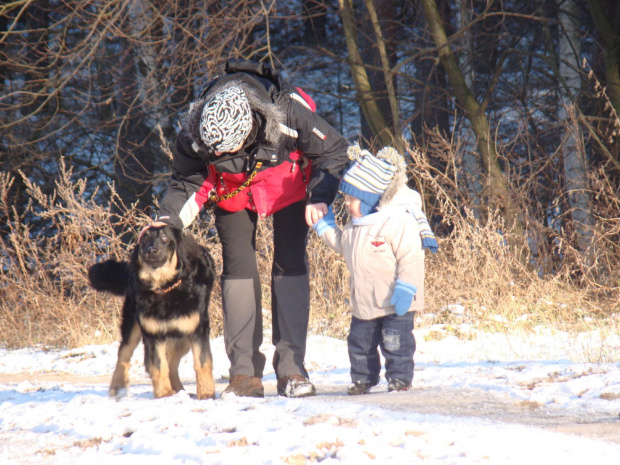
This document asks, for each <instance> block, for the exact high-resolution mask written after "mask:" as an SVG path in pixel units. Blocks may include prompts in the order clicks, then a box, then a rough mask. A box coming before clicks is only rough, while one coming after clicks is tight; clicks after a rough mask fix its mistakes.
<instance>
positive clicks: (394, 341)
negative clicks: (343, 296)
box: [347, 312, 415, 384]
mask: <svg viewBox="0 0 620 465" xmlns="http://www.w3.org/2000/svg"><path fill="white" fill-rule="evenodd" d="M347 344H348V348H349V361H350V362H351V380H352V381H353V382H356V381H361V382H365V383H370V384H377V383H378V382H379V372H380V371H381V359H380V358H379V350H378V348H379V347H380V348H381V353H382V354H383V358H385V378H386V379H387V380H388V381H389V380H390V379H399V380H401V381H403V382H404V383H405V384H410V383H411V381H412V380H413V354H414V352H415V338H414V336H413V312H409V313H406V314H404V315H402V316H398V315H396V314H394V315H387V316H384V317H381V318H375V319H373V320H360V319H359V318H355V317H353V318H352V320H351V329H350V331H349V337H348V338H347Z"/></svg>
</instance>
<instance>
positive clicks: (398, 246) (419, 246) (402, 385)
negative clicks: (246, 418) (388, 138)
mask: <svg viewBox="0 0 620 465" xmlns="http://www.w3.org/2000/svg"><path fill="white" fill-rule="evenodd" d="M348 153H349V158H351V159H352V160H353V164H352V166H351V167H350V168H349V169H348V170H347V171H346V173H345V174H344V175H343V178H342V180H341V182H340V191H341V192H342V193H343V194H344V195H345V205H346V207H347V210H348V211H349V214H350V217H351V218H350V220H349V221H348V223H347V224H346V225H345V227H344V229H340V228H339V227H338V226H337V225H336V222H335V218H334V215H333V212H332V211H331V207H330V210H329V212H328V214H327V215H326V216H325V217H324V218H323V219H322V220H320V221H319V222H317V223H316V224H315V225H314V229H315V231H316V232H317V234H318V235H319V237H320V238H321V239H322V240H323V241H324V242H325V243H326V244H327V245H328V246H329V247H330V248H332V249H333V250H334V251H336V252H338V253H340V254H342V255H343V256H344V258H345V260H346V263H347V268H348V269H349V272H350V276H351V277H350V288H351V298H350V302H351V312H352V321H351V328H350V332H349V336H348V339H347V343H348V351H349V359H350V362H351V380H352V384H351V385H350V386H349V387H348V390H347V392H348V394H349V395H359V394H366V393H368V392H369V391H370V388H372V387H373V386H375V385H377V384H378V383H379V373H380V371H381V360H380V357H379V351H378V347H380V348H381V353H382V354H383V357H384V358H385V377H386V379H387V381H388V391H390V392H391V391H405V390H407V389H409V387H411V382H412V380H413V367H414V361H413V354H414V352H415V339H414V336H413V316H414V312H415V311H417V310H422V309H423V307H424V248H429V249H430V250H431V251H433V252H436V251H437V242H436V240H435V237H434V235H433V233H432V232H431V230H430V228H429V226H428V222H427V220H426V217H425V215H424V213H423V212H422V210H421V204H422V201H421V197H420V194H418V192H416V191H414V190H411V189H409V188H408V187H407V186H406V180H407V179H406V173H405V162H404V159H403V157H402V156H401V155H399V154H398V152H396V150H394V149H393V148H391V147H386V148H384V149H382V150H381V151H380V152H379V153H378V154H377V156H373V155H372V154H371V153H370V152H368V151H366V150H361V149H360V148H359V147H358V146H353V147H350V148H349V151H348Z"/></svg>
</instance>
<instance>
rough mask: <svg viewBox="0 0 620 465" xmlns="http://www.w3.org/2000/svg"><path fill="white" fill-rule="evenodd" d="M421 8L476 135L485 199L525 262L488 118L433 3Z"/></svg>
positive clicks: (520, 233)
mask: <svg viewBox="0 0 620 465" xmlns="http://www.w3.org/2000/svg"><path fill="white" fill-rule="evenodd" d="M422 6H423V8H424V16H425V17H426V20H427V22H428V25H429V28H430V31H431V34H432V36H433V38H434V40H435V44H436V46H437V49H438V50H437V51H438V54H439V59H440V61H441V64H442V66H443V67H444V69H445V70H446V73H447V75H448V78H449V79H450V84H451V85H452V88H453V91H454V96H455V97H456V100H457V102H458V103H459V105H460V106H461V107H462V108H463V110H464V111H465V117H466V118H467V119H468V120H469V121H470V122H471V126H472V130H473V131H474V134H475V135H476V140H477V144H478V150H479V152H480V157H481V161H482V164H483V166H484V168H485V170H486V175H487V179H488V180H487V187H486V195H487V197H488V201H489V206H490V207H491V208H499V209H500V210H501V211H502V214H503V216H504V220H505V221H506V227H507V232H511V233H513V238H512V239H511V244H512V245H513V246H514V250H515V253H516V254H518V255H519V256H521V257H522V259H525V257H524V256H523V255H522V254H523V253H524V252H525V250H526V248H525V244H526V240H525V237H524V234H523V226H522V224H521V221H520V219H519V213H520V212H519V210H518V208H517V206H516V205H515V203H514V202H513V200H512V197H511V192H510V189H509V188H508V185H507V183H506V181H505V179H504V175H503V173H502V171H501V168H500V166H499V161H498V157H497V152H496V151H495V142H494V140H493V139H492V138H491V133H490V127H489V122H488V120H487V117H486V115H485V113H484V111H483V109H482V108H481V106H480V104H479V103H478V101H477V100H476V98H475V97H474V95H473V94H472V93H471V90H470V89H469V87H468V86H467V82H466V81H465V77H464V76H463V73H462V71H461V69H460V68H459V64H458V61H457V59H456V56H455V55H454V53H452V49H451V47H450V45H449V43H448V38H447V36H446V32H445V29H444V27H443V24H442V21H441V18H440V16H439V12H438V11H437V5H436V3H435V0H422Z"/></svg>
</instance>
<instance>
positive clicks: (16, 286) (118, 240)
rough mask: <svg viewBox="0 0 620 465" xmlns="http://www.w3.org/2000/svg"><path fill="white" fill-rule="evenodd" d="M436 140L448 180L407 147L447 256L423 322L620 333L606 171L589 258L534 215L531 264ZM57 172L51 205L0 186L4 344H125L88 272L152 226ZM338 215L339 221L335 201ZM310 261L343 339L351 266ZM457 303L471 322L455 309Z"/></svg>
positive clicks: (430, 257) (317, 252) (207, 228)
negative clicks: (20, 201) (476, 203)
mask: <svg viewBox="0 0 620 465" xmlns="http://www.w3.org/2000/svg"><path fill="white" fill-rule="evenodd" d="M437 140H438V141H439V142H437V145H436V146H435V147H434V155H435V156H443V157H445V159H446V160H447V161H448V162H447V163H445V164H444V166H446V167H447V168H446V171H445V172H443V173H442V172H439V171H438V169H437V168H433V167H431V164H430V163H429V162H428V160H427V159H426V156H425V155H424V154H423V153H422V152H420V151H419V150H417V148H415V147H410V148H409V149H408V154H409V155H410V157H411V158H410V168H411V173H410V174H411V176H410V177H411V179H412V182H413V185H412V187H414V188H416V189H418V190H419V191H420V192H421V193H422V195H423V198H424V199H425V204H426V205H425V208H426V212H427V216H428V217H429V219H430V220H431V224H433V227H434V228H435V231H436V233H437V238H438V241H439V245H440V247H439V252H438V253H437V254H431V253H427V255H426V256H427V260H426V287H427V289H426V311H425V312H426V313H427V314H429V315H433V317H432V318H430V319H429V318H427V319H419V321H420V322H423V324H426V323H424V322H427V323H428V322H430V323H434V322H440V323H441V322H444V323H452V322H458V321H463V319H465V320H466V321H468V322H470V323H473V324H474V325H475V327H478V328H481V329H485V328H486V329H493V330H502V331H508V330H512V329H518V330H527V329H529V328H532V327H534V326H536V325H538V324H549V325H553V326H556V327H559V328H567V329H573V330H582V329H591V328H593V327H605V328H607V330H612V328H614V327H615V326H614V325H615V324H617V323H614V324H613V325H610V324H609V322H610V321H615V320H613V319H608V316H610V315H612V316H613V314H614V313H615V314H616V316H617V314H618V313H619V312H620V308H619V304H618V290H619V280H620V271H619V268H618V266H617V264H618V263H619V261H620V251H619V250H618V248H617V245H616V244H617V241H618V237H619V236H620V219H619V218H618V217H619V216H620V215H618V211H620V200H619V198H620V195H618V192H617V187H614V185H613V182H612V181H611V180H610V179H608V178H607V176H606V175H605V173H604V172H596V173H592V174H593V175H592V179H591V181H592V183H593V185H594V186H595V187H596V189H597V192H598V194H597V198H596V202H595V211H594V212H593V213H594V215H595V216H596V218H597V219H598V221H597V223H596V226H595V228H594V231H593V234H594V241H593V244H594V246H593V247H592V248H591V250H589V251H587V252H585V253H584V252H581V251H579V250H578V249H577V248H576V247H574V246H573V244H574V243H575V241H574V240H573V239H572V238H571V236H570V231H567V230H556V229H554V228H551V227H549V226H548V225H546V224H545V223H544V222H543V221H540V219H539V218H538V217H537V216H536V215H535V214H533V213H528V216H527V221H526V224H525V231H526V234H527V236H528V240H529V242H530V244H531V243H532V242H535V243H538V244H543V245H544V247H543V246H540V247H537V251H536V253H535V254H531V255H527V254H524V253H523V251H522V250H514V249H512V248H511V247H512V245H509V244H514V243H518V241H512V240H511V239H512V238H511V237H510V233H509V232H507V231H506V228H505V226H504V224H503V222H502V218H501V216H500V215H499V214H498V213H497V212H486V214H485V215H476V214H474V213H473V210H472V209H470V208H469V205H470V204H469V203H468V201H467V199H466V198H465V197H464V195H463V193H462V190H463V189H461V186H460V185H459V183H458V179H457V176H454V173H455V172H456V171H457V169H458V167H457V166H456V165H455V164H454V163H453V161H454V159H455V158H456V157H455V151H454V149H453V147H451V146H450V145H449V143H448V142H446V141H445V140H443V139H441V138H437ZM441 144H443V145H441ZM438 154H439V155H438ZM60 166H61V168H60V173H59V175H58V177H57V181H56V186H55V191H54V193H53V194H52V195H45V194H43V193H42V191H41V190H40V189H39V188H38V187H37V186H36V185H34V184H33V183H31V182H30V181H29V180H28V179H24V180H23V182H24V183H25V185H26V186H27V188H28V193H29V196H30V198H31V199H32V200H31V203H30V204H29V205H27V206H25V207H24V208H22V209H21V210H20V213H18V210H17V209H16V208H14V206H12V205H9V204H8V201H7V198H8V197H9V196H8V192H9V190H10V189H11V186H12V183H13V182H14V180H13V179H12V178H10V177H9V176H8V175H7V174H2V175H1V176H0V216H2V217H4V218H5V219H6V226H5V227H4V228H3V229H2V235H1V236H0V247H1V251H0V331H2V334H3V341H4V345H5V346H7V347H23V346H32V345H35V344H43V345H46V346H51V347H59V346H63V347H67V346H68V347H71V346H80V345H84V344H92V343H109V342H111V341H114V340H117V339H118V320H119V314H120V307H121V304H122V299H120V298H117V297H113V296H110V295H105V294H100V293H99V294H98V293H95V292H94V291H92V290H91V289H90V288H89V286H88V282H87V270H88V267H89V266H90V265H91V264H92V263H95V262H97V261H101V260H104V259H107V258H112V257H113V258H117V259H126V258H127V256H128V251H129V250H130V249H131V248H132V247H133V243H131V242H130V243H129V244H125V243H124V242H123V240H122V237H123V235H124V236H125V237H127V234H129V237H135V235H136V234H137V232H138V231H139V230H140V229H141V228H142V227H143V226H144V225H145V224H146V223H147V222H148V221H149V218H147V217H145V216H144V215H143V214H141V213H140V212H139V211H138V210H137V209H136V208H135V207H134V206H131V205H129V206H127V205H123V204H122V201H121V200H120V199H119V198H118V196H117V195H116V194H115V193H114V189H113V188H111V192H112V194H111V198H110V199H108V201H104V202H102V201H101V200H94V199H97V198H98V196H99V194H98V192H94V193H91V194H87V193H86V187H85V182H84V181H81V180H77V181H76V180H73V179H72V172H71V170H67V169H66V168H65V166H64V163H61V164H60ZM451 166H454V168H450V167H451ZM451 169H453V170H454V171H453V172H452V173H451V172H450V170H451ZM515 192H517V193H518V192H519V191H518V190H516V189H515ZM517 201H518V202H519V203H520V204H521V205H523V211H525V212H532V210H533V207H532V206H531V205H529V204H528V198H527V195H526V194H523V195H522V198H517ZM334 210H335V211H336V212H337V217H338V221H339V222H340V223H341V224H342V223H343V222H344V221H345V218H344V215H343V213H342V210H343V209H342V205H341V202H340V201H337V202H336V204H335V208H334ZM437 219H439V220H437ZM213 221H214V220H213V215H212V214H211V213H210V212H205V213H203V215H202V216H201V218H200V220H198V221H196V222H195V223H194V225H192V228H191V232H192V233H193V234H194V235H195V237H196V238H197V239H198V241H199V242H200V243H202V244H203V245H204V246H206V247H207V248H208V249H209V250H210V252H211V254H212V256H213V258H214V259H215V262H216V265H217V268H218V270H220V271H221V268H222V258H221V251H220V246H219V241H218V238H217V235H216V234H215V227H214V224H213ZM271 230H272V223H271V220H270V219H268V220H265V221H259V224H258V234H257V260H258V266H259V272H260V275H261V283H262V295H263V308H264V309H265V311H264V321H265V327H266V328H269V327H270V324H271V315H270V311H269V309H270V308H271V303H270V301H271V296H270V292H271V291H270V277H271V263H272V257H273V239H272V231H271ZM33 231H40V232H39V233H37V234H34V232H33ZM523 242H524V241H521V243H523ZM527 253H528V254H529V253H530V251H529V250H528V251H527ZM523 256H529V261H528V263H526V264H523V263H522V257H523ZM308 260H309V271H310V280H311V317H310V331H311V332H313V333H318V334H324V335H327V336H333V337H337V338H344V337H345V336H346V334H347V332H348V327H349V322H350V311H349V283H348V279H349V273H348V270H347V268H346V265H345V263H344V259H343V257H341V256H339V255H337V254H335V253H334V252H332V251H331V250H330V249H329V248H327V247H326V246H325V245H324V244H323V243H322V242H321V241H320V240H319V239H318V238H317V237H316V234H314V232H310V234H309V237H308ZM454 304H458V305H459V308H464V312H462V311H459V312H454V311H453V309H454ZM211 322H212V328H213V329H212V336H219V335H220V334H222V310H221V293H220V286H219V280H216V286H215V289H214V292H213V299H212V303H211Z"/></svg>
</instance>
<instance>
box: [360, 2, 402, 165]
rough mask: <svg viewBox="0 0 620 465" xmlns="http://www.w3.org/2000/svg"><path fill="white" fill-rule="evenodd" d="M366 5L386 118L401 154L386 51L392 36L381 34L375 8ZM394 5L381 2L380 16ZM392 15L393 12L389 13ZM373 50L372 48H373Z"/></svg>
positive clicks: (389, 55)
mask: <svg viewBox="0 0 620 465" xmlns="http://www.w3.org/2000/svg"><path fill="white" fill-rule="evenodd" d="M364 3H365V4H366V9H367V10H368V15H369V17H370V22H371V24H372V28H373V30H374V33H375V38H376V41H377V44H376V45H377V47H376V49H377V50H378V54H379V58H380V64H381V73H382V74H383V82H382V84H383V85H382V86H381V87H382V88H384V89H385V90H386V92H387V98H388V102H389V112H390V113H389V115H390V118H388V119H389V120H390V122H391V126H392V133H393V134H394V146H395V147H396V149H397V150H398V151H399V152H401V153H402V151H403V143H402V140H401V130H400V115H399V110H398V100H397V99H396V83H395V81H396V77H395V75H394V73H393V72H392V63H391V61H392V59H393V54H391V53H389V51H388V45H389V44H388V42H391V40H390V39H392V37H391V36H392V35H393V34H389V35H387V40H386V35H384V33H383V32H382V30H381V29H382V27H381V22H380V18H379V15H378V14H377V9H376V8H375V5H374V2H373V0H364ZM393 9H394V3H393V2H383V4H382V14H386V10H393ZM391 13H393V11H392V12H391ZM373 48H374V47H373Z"/></svg>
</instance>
